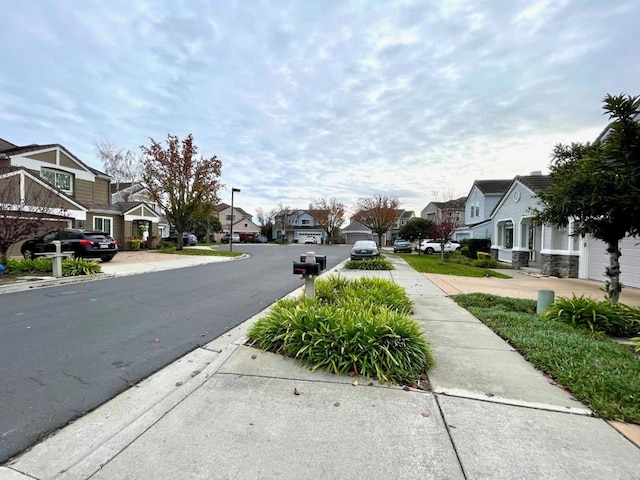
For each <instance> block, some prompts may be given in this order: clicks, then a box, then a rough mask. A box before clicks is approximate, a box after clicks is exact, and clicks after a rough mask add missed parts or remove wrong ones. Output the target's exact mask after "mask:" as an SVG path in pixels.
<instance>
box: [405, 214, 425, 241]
mask: <svg viewBox="0 0 640 480" xmlns="http://www.w3.org/2000/svg"><path fill="white" fill-rule="evenodd" d="M429 235H431V222H430V221H429V220H427V219H425V218H412V219H411V220H409V221H408V222H407V223H406V224H404V225H403V226H402V227H400V230H399V231H398V236H399V237H400V238H406V239H407V240H412V241H413V240H416V239H418V238H429Z"/></svg>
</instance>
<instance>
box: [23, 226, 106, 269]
mask: <svg viewBox="0 0 640 480" xmlns="http://www.w3.org/2000/svg"><path fill="white" fill-rule="evenodd" d="M54 240H59V241H60V246H61V251H62V252H73V257H75V258H99V259H100V260H102V261H103V262H110V261H111V260H112V259H113V257H115V256H116V253H118V242H116V241H115V240H114V239H113V237H111V235H109V234H108V233H106V232H101V231H99V230H81V229H79V228H64V229H61V230H54V231H51V232H48V233H45V234H44V235H42V236H41V237H35V238H32V239H30V240H27V241H26V242H24V243H23V244H22V247H20V252H21V253H22V256H23V257H24V258H31V259H33V258H36V257H38V256H44V255H46V254H48V253H55V251H56V246H55V244H54V243H52V242H53V241H54Z"/></svg>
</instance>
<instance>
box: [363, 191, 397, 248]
mask: <svg viewBox="0 0 640 480" xmlns="http://www.w3.org/2000/svg"><path fill="white" fill-rule="evenodd" d="M399 206H400V201H399V200H398V198H397V197H393V196H385V195H380V194H375V195H374V196H373V197H369V198H361V199H360V200H358V203H357V204H356V213H355V214H354V215H353V219H354V220H355V221H356V222H358V223H361V224H362V225H364V226H365V227H367V228H370V229H371V230H372V231H373V232H374V233H375V234H377V235H378V243H379V244H380V243H381V242H382V236H383V235H384V234H385V233H387V232H388V231H389V230H391V228H393V226H394V225H395V224H396V221H397V220H398V207H399Z"/></svg>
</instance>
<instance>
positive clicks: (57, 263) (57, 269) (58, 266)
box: [51, 240, 62, 278]
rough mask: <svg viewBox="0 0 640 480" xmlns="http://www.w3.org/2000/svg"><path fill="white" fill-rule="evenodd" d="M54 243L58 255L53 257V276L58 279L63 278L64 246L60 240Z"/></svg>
mask: <svg viewBox="0 0 640 480" xmlns="http://www.w3.org/2000/svg"><path fill="white" fill-rule="evenodd" d="M51 243H53V244H54V245H55V246H56V254H55V255H54V256H53V258H52V259H51V260H52V263H53V276H54V277H56V278H60V277H62V246H61V244H60V240H54V241H53V242H51Z"/></svg>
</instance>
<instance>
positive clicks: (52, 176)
mask: <svg viewBox="0 0 640 480" xmlns="http://www.w3.org/2000/svg"><path fill="white" fill-rule="evenodd" d="M40 176H41V177H42V178H44V179H45V180H46V181H48V182H49V183H51V184H53V185H55V186H56V187H58V188H59V189H60V190H62V191H63V192H65V193H73V175H71V174H70V173H67V172H61V171H60V170H52V169H49V168H43V169H42V171H41V172H40Z"/></svg>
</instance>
